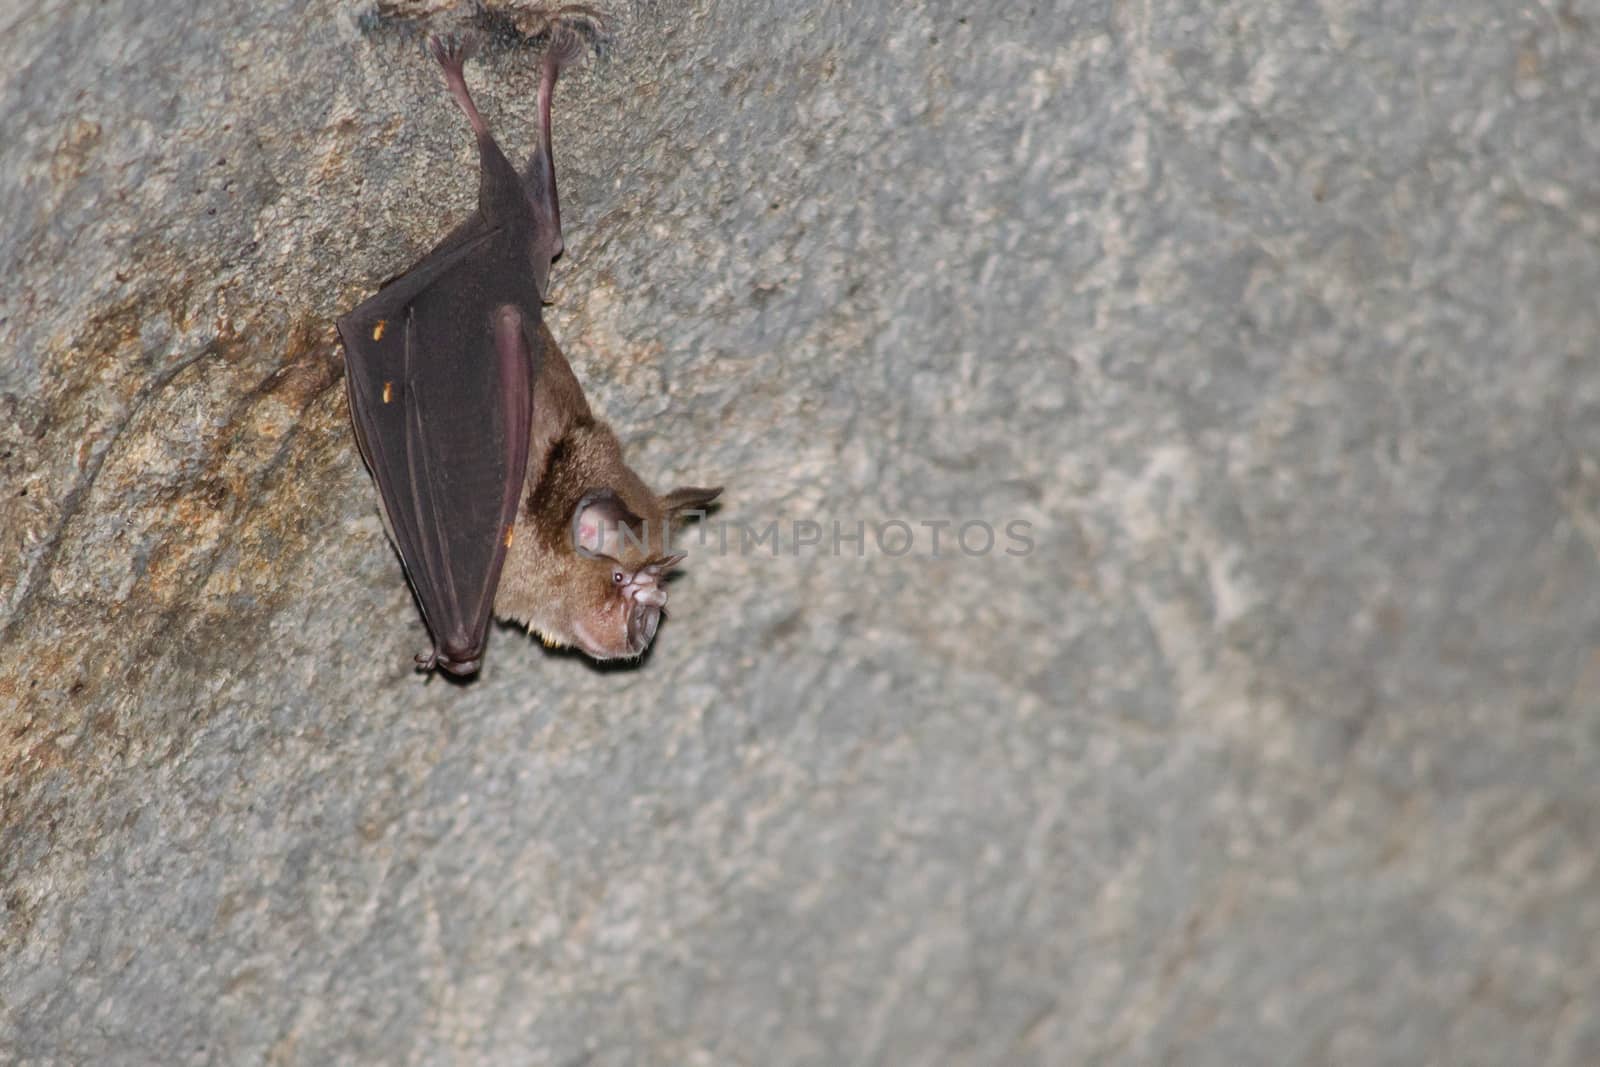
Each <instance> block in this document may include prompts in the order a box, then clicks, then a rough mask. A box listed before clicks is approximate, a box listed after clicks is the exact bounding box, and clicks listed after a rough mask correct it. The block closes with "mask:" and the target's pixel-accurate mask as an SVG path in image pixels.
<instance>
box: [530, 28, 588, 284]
mask: <svg viewBox="0 0 1600 1067" xmlns="http://www.w3.org/2000/svg"><path fill="white" fill-rule="evenodd" d="M571 10H573V11H574V12H575V13H577V14H580V15H583V16H587V15H588V11H587V10H585V9H571ZM583 44H584V39H583V36H582V35H581V34H580V33H579V31H578V30H577V29H575V28H574V27H573V25H570V24H568V23H566V22H563V21H562V20H561V19H560V18H557V19H555V20H553V21H552V22H551V24H550V43H549V45H548V46H546V48H545V53H544V69H543V70H542V71H541V73H540V75H539V147H538V148H537V149H535V150H534V156H533V160H532V161H531V162H530V164H529V166H528V182H527V186H528V198H529V199H530V200H531V201H532V202H533V209H534V213H535V214H536V215H538V216H539V217H540V220H541V221H542V222H543V223H544V224H545V225H546V226H547V227H548V232H549V234H550V243H549V252H550V258H551V259H552V260H553V259H555V258H556V257H557V256H559V255H561V253H562V252H564V251H566V242H565V241H564V240H563V239H562V236H561V198H560V197H559V196H557V195H556V160H555V154H554V149H553V148H552V145H553V144H554V141H553V139H552V136H551V123H550V106H551V101H552V100H554V98H555V94H556V78H557V77H559V76H560V74H561V71H562V69H563V68H565V67H569V66H571V65H572V64H573V63H575V62H577V60H578V59H579V58H580V57H581V56H582V55H583Z"/></svg>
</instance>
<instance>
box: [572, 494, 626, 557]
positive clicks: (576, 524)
mask: <svg viewBox="0 0 1600 1067" xmlns="http://www.w3.org/2000/svg"><path fill="white" fill-rule="evenodd" d="M643 525H644V524H643V523H642V522H641V521H640V519H639V516H637V515H635V514H634V513H633V512H632V511H629V510H628V505H626V504H624V503H623V502H622V498H621V497H619V496H617V494H616V493H615V492H613V491H612V490H610V489H597V490H595V491H594V492H591V493H585V494H584V496H583V499H582V500H580V501H578V506H577V507H576V508H573V509H572V547H574V548H576V549H577V550H578V554H579V555H580V556H591V557H592V556H612V557H614V556H616V554H617V552H618V550H620V549H621V547H622V545H623V543H624V542H623V539H624V538H627V539H629V540H633V541H637V542H642V540H643V537H644V535H643V533H642V532H641V531H642V527H643Z"/></svg>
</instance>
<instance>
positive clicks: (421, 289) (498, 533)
mask: <svg viewBox="0 0 1600 1067" xmlns="http://www.w3.org/2000/svg"><path fill="white" fill-rule="evenodd" d="M520 230H521V227H516V226H513V227H509V228H501V229H495V230H488V231H487V232H485V233H483V234H481V235H479V236H476V237H473V238H471V239H470V240H466V241H462V242H459V243H457V244H454V245H453V246H447V247H444V248H441V249H440V250H439V251H438V252H436V253H435V254H433V255H430V256H429V257H428V258H427V259H424V260H423V261H422V262H421V263H419V264H418V265H417V266H416V267H415V268H413V269H412V270H410V271H408V272H407V273H406V274H405V275H404V276H402V277H401V278H399V279H397V280H396V281H395V282H394V283H393V284H392V285H390V286H388V287H386V288H384V289H382V290H380V291H379V292H378V293H377V295H375V296H373V297H372V298H371V299H370V300H368V301H366V302H365V303H363V304H362V305H361V306H360V307H358V308H356V309H355V310H354V311H352V312H351V313H350V314H348V315H346V316H345V317H344V318H342V319H340V320H339V333H340V336H341V337H342V338H343V340H344V345H345V355H346V363H347V365H348V369H349V373H348V374H347V375H346V382H347V388H348V391H349V397H350V411H351V416H352V421H353V422H354V424H355V429H356V439H357V441H358V443H359V444H360V446H361V452H362V455H363V457H364V458H365V459H366V461H367V466H368V467H369V468H370V469H371V470H372V475H373V479H374V480H375V481H376V482H377V484H378V492H379V494H380V495H381V497H382V499H383V509H384V513H385V516H386V517H387V519H388V524H389V529H390V534H391V536H392V537H393V538H394V541H395V545H396V548H397V549H398V550H399V552H400V557H401V560H402V561H403V562H404V564H405V568H406V573H407V575H408V577H409V578H410V580H411V585H412V588H413V589H415V590H416V594H417V601H418V603H419V605H420V606H421V608H422V614H423V619H424V621H425V622H426V623H427V625H428V629H429V631H430V632H431V633H432V635H433V642H434V657H435V658H436V660H437V662H438V665H440V666H442V667H444V668H445V669H447V670H450V671H452V672H453V673H458V674H469V673H471V672H472V671H474V670H476V669H477V665H478V660H479V659H480V657H481V655H482V652H483V645H484V642H485V640H486V638H487V634H488V628H489V615H490V611H491V609H492V607H493V604H494V593H495V588H496V586H498V584H499V581H500V569H501V566H502V565H503V563H504V562H505V553H506V542H507V538H508V537H509V535H510V530H511V527H512V523H513V521H514V520H515V516H516V507H517V501H518V495H519V493H520V489H521V486H522V480H523V475H524V473H525V471H526V467H527V456H528V431H529V422H530V419H531V414H532V403H533V394H532V384H531V383H532V381H533V378H534V375H535V374H536V372H537V368H536V367H534V366H533V361H534V359H535V354H536V351H537V350H536V349H535V348H533V347H532V346H531V345H530V342H529V338H530V337H531V336H532V335H533V333H534V331H535V330H536V329H537V325H538V322H539V300H538V295H537V290H535V289H534V288H533V284H532V280H531V279H530V278H529V277H528V272H527V267H526V258H525V253H523V255H522V258H521V262H520V264H519V262H518V249H517V244H518V238H519V236H520V237H522V238H523V239H524V240H525V235H523V234H520V233H519V231H520ZM519 265H520V269H519ZM507 324H513V325H514V327H515V328H514V329H508V325H507Z"/></svg>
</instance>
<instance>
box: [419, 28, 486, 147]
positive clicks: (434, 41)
mask: <svg viewBox="0 0 1600 1067" xmlns="http://www.w3.org/2000/svg"><path fill="white" fill-rule="evenodd" d="M477 49H478V38H477V36H476V35H475V34H466V35H458V34H450V35H449V36H446V37H430V38H428V51H429V52H430V53H431V54H432V55H433V59H434V62H436V63H438V64H439V67H440V69H442V70H443V71H444V83H445V85H446V86H448V87H449V89H450V95H451V96H453V97H455V101H456V106H458V107H460V108H461V110H462V111H463V112H464V113H465V114H466V116H467V121H468V122H470V123H472V132H473V133H476V134H477V135H478V136H479V137H483V136H486V135H487V134H488V133H489V124H488V123H487V122H485V121H483V116H482V115H480V114H478V105H476V104H474V103H473V102H472V94H471V93H470V92H468V91H467V77H466V74H465V73H463V68H464V67H465V66H466V63H467V60H468V59H471V58H472V54H473V53H474V52H476V51H477Z"/></svg>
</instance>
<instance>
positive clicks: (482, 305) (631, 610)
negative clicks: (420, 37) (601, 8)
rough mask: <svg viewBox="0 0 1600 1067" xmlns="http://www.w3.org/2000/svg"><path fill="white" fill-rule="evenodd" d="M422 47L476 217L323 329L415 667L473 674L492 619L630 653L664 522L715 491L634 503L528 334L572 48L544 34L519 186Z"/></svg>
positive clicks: (444, 60) (662, 594) (556, 351)
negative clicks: (404, 586) (462, 144)
mask: <svg viewBox="0 0 1600 1067" xmlns="http://www.w3.org/2000/svg"><path fill="white" fill-rule="evenodd" d="M429 48H430V50H431V52H432V53H433V56H434V59H435V60H437V61H438V63H439V65H440V67H441V68H442V69H443V71H444V78H445V85H446V87H447V88H448V89H449V91H450V95H451V96H452V97H453V98H454V99H455V102H456V105H457V106H458V107H459V108H460V109H461V111H462V112H463V113H464V114H465V115H466V117H467V121H468V123H469V125H470V126H471V128H472V132H473V133H474V135H475V136H476V137H477V141H478V164H479V171H478V208H477V210H476V211H475V212H474V213H473V214H472V215H471V217H469V218H468V219H467V221H466V222H465V223H463V224H462V225H460V226H458V227H457V228H456V229H455V230H453V231H452V232H451V233H450V235H449V236H447V237H446V238H445V239H444V240H443V241H441V242H440V243H439V245H438V246H437V247H435V248H434V249H433V251H431V252H429V253H428V254H427V255H426V256H425V257H423V259H422V260H421V261H420V262H418V263H417V264H415V265H414V266H412V267H411V268H410V269H409V270H407V271H406V272H405V273H404V274H402V275H400V276H399V277H398V278H396V279H394V280H393V281H391V282H389V283H387V284H386V285H384V286H383V287H382V288H380V289H379V290H378V292H377V294H376V295H374V296H372V297H371V298H369V299H368V300H366V301H365V302H364V303H362V304H361V305H360V306H359V307H357V308H356V309H355V310H353V311H351V312H350V313H349V314H347V315H345V316H344V317H343V318H341V319H339V322H338V327H339V336H340V338H341V340H342V341H343V342H344V349H345V364H346V368H347V371H348V373H347V374H346V376H345V380H346V384H347V391H348V395H349V402H350V414H351V422H352V424H353V425H354V427H355V433H356V442H357V444H358V445H359V447H360V449H361V455H362V458H363V459H364V460H365V461H366V464H367V467H368V469H369V470H370V471H371V473H372V478H373V481H374V482H375V483H376V484H377V487H378V494H379V497H380V499H381V503H382V509H381V514H382V515H383V518H384V525H385V528H386V529H387V531H388V533H389V537H390V540H391V541H392V542H393V543H394V546H395V549H396V551H397V552H398V553H399V555H400V560H401V563H402V564H403V565H404V567H405V571H406V575H407V577H408V578H409V579H410V582H411V587H412V590H413V591H414V592H415V594H416V599H417V604H418V606H419V608H420V609H421V612H422V618H423V621H424V622H425V623H426V624H427V627H428V630H429V633H430V634H431V636H432V638H433V647H432V649H431V650H429V651H427V652H424V653H422V654H420V655H418V656H417V658H416V662H417V666H418V668H419V669H422V670H432V669H433V668H435V667H437V668H440V669H442V670H445V671H448V672H450V673H451V674H456V675H470V674H472V673H474V672H476V671H477V670H478V667H479V665H480V663H481V662H482V657H483V648H484V644H485V642H486V641H487V639H488V629H489V618H490V615H491V613H492V614H495V615H498V616H500V617H501V618H504V619H508V620H511V621H515V622H518V623H521V624H523V625H525V626H527V627H528V629H529V631H530V632H533V631H537V632H538V633H539V635H540V636H541V637H542V638H543V639H544V640H545V642H546V643H547V644H551V645H573V646H575V647H577V648H578V649H580V650H581V651H583V652H585V653H587V654H588V655H590V656H592V657H594V658H596V659H612V658H618V657H628V656H638V655H641V654H642V653H643V652H644V650H645V649H646V648H647V647H648V646H649V644H650V641H651V640H652V638H654V636H655V632H656V627H657V625H658V624H659V622H660V619H661V609H662V608H663V607H664V606H665V604H666V600H667V594H666V590H665V588H664V587H663V579H664V577H665V575H666V573H667V572H668V571H670V570H671V569H672V568H673V567H674V566H675V565H676V564H677V563H678V562H679V561H680V560H681V559H682V558H683V557H682V556H681V555H678V554H676V553H673V552H672V551H671V546H670V541H671V537H670V528H671V523H672V522H673V520H674V519H677V518H680V517H682V516H683V515H684V514H685V513H687V512H690V511H699V510H702V509H704V507H705V506H706V505H707V504H709V503H710V502H711V501H712V500H714V499H715V498H716V496H717V494H718V493H719V492H720V489H698V488H684V489H678V490H675V491H673V492H671V493H668V494H667V495H666V496H664V497H662V496H658V495H657V494H656V493H654V492H653V491H652V490H651V489H650V488H649V487H648V486H647V485H645V483H644V482H643V481H642V480H641V479H640V478H639V476H638V475H637V474H635V473H634V472H633V471H632V469H630V468H629V467H628V465H627V464H626V463H625V462H624V460H623V458H622V448H621V445H620V444H619V442H618V441H617V437H616V434H615V433H614V432H612V430H611V428H610V427H609V426H607V425H606V424H605V423H604V422H602V421H600V420H599V419H597V418H595V416H594V414H593V413H592V412H591V411H590V409H589V405H588V402H587V401H586V400H585V399H584V395H583V388H582V386H580V385H579V384H578V380H577V378H576V377H575V376H574V375H573V373H572V368H571V367H570V366H569V365H568V364H567V361H566V359H565V357H564V356H562V354H561V350H560V348H559V347H558V346H557V345H556V342H555V340H554V338H552V337H551V335H550V331H549V329H548V327H547V326H546V325H545V323H544V321H543V317H542V314H541V308H542V306H543V304H544V303H545V297H546V294H547V293H548V291H549V277H550V264H551V262H552V261H553V260H554V259H555V258H556V257H557V256H559V255H560V254H561V253H562V250H563V247H564V246H563V243H562V237H561V212H560V209H559V206H558V202H557V198H556V180H555V162H554V157H553V156H552V154H551V139H550V101H551V97H552V95H553V94H554V91H555V84H556V78H557V76H558V75H559V73H560V71H561V69H562V68H563V67H564V66H566V65H567V64H568V63H570V62H571V61H572V60H574V59H576V58H577V56H578V55H579V54H580V53H581V51H582V40H581V38H580V37H578V35H577V34H576V33H574V32H573V31H572V30H571V29H570V28H568V27H566V26H564V25H562V24H560V23H556V24H555V25H554V27H553V29H552V33H551V41H550V47H549V48H548V50H547V51H546V53H545V57H544V65H543V70H542V72H541V77H540V81H539V101H538V102H539V123H540V138H539V143H538V145H537V147H536V149H535V151H534V155H533V159H532V160H531V162H530V163H529V165H528V167H527V168H526V170H525V171H524V172H523V173H520V174H519V173H518V172H517V170H516V168H514V167H513V166H512V164H511V162H510V161H509V160H508V159H507V158H506V156H505V154H504V153H503V152H502V151H501V150H500V146H499V145H498V144H497V143H496V142H495V139H494V137H493V135H492V134H491V133H490V132H489V127H488V124H487V123H486V122H484V120H483V116H482V115H480V114H479V112H478V109H477V107H476V106H475V105H474V103H473V100H472V96H471V94H470V93H469V92H468V90H467V84H466V80H465V77H464V74H463V66H464V64H465V61H466V59H467V57H468V53H469V50H470V42H467V43H461V42H459V41H449V42H446V41H443V40H440V39H439V38H434V39H432V40H431V41H430V42H429Z"/></svg>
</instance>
